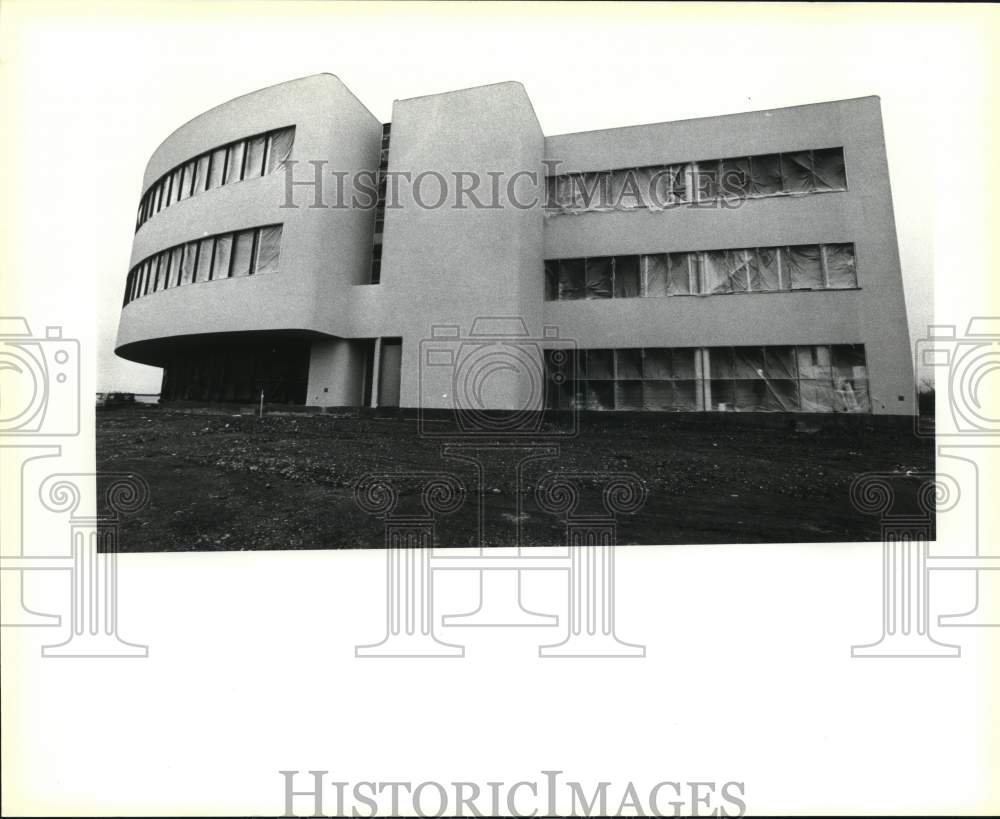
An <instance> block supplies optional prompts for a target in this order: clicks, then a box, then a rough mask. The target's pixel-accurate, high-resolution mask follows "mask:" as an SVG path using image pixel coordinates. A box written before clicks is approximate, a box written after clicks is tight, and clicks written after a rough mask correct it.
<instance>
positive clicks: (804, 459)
mask: <svg viewBox="0 0 1000 819" xmlns="http://www.w3.org/2000/svg"><path fill="white" fill-rule="evenodd" d="M486 443H495V442H486ZM544 443H545V444H546V445H549V446H551V445H556V446H557V447H558V452H557V454H554V456H553V457H550V458H548V459H546V460H533V461H530V462H529V463H527V464H525V465H524V467H523V469H522V473H523V476H522V479H521V480H520V481H518V479H517V478H516V466H517V463H518V462H519V461H520V460H521V459H522V458H523V457H524V455H525V454H526V453H527V452H528V451H530V450H511V449H509V448H505V447H498V448H483V449H482V450H481V451H480V452H479V453H478V454H477V456H476V457H478V458H479V459H480V462H481V464H482V469H483V478H482V482H481V483H482V491H480V490H479V488H478V486H479V482H478V481H477V477H476V471H475V467H474V465H473V464H472V463H470V462H468V461H467V460H462V459H457V458H453V457H446V456H445V455H444V454H443V453H442V441H440V440H433V439H428V438H426V437H423V436H421V435H419V434H418V426H417V421H416V420H415V419H413V418H399V417H388V418H380V417H360V416H359V415H358V414H357V413H345V414H342V415H284V414H281V415H276V414H275V415H267V414H266V415H265V416H264V417H263V418H257V417H254V416H251V415H241V414H239V413H238V412H237V411H235V410H233V409H225V408H219V409H213V410H205V409H168V408H164V407H159V406H147V405H138V406H135V407H129V408H125V409H113V410H99V411H98V413H97V464H98V470H99V472H101V473H110V472H135V473H138V474H139V475H141V476H142V477H143V478H144V479H145V480H146V481H147V482H148V484H149V486H150V502H149V504H148V505H147V506H146V507H145V508H144V509H142V510H140V511H139V512H137V513H136V514H135V515H133V516H131V517H129V518H126V519H124V521H123V526H122V530H121V543H120V549H121V550H122V551H196V550H206V551H207V550H248V549H330V548H357V547H372V546H381V545H382V544H383V542H384V523H383V522H382V521H380V520H378V519H377V518H375V517H373V516H372V515H371V514H369V513H367V512H365V511H363V510H362V509H361V508H359V506H358V505H357V503H356V502H355V500H354V487H355V485H356V484H357V482H358V481H359V479H361V478H362V477H363V476H365V475H367V474H370V473H400V472H406V471H419V472H422V473H440V472H447V473H451V474H453V475H454V476H455V477H456V478H457V479H458V480H459V481H460V482H461V483H462V485H463V486H464V487H466V495H465V496H464V501H463V503H462V505H461V507H460V508H458V509H457V511H455V512H454V513H452V514H450V515H447V516H444V517H441V518H440V519H439V521H438V523H437V537H436V540H437V543H438V544H439V545H441V546H478V545H480V543H483V544H484V545H487V546H497V545H513V544H514V541H515V537H516V535H515V532H516V528H517V527H516V524H518V523H519V524H520V529H521V534H520V538H521V543H522V544H523V545H560V544H562V543H563V538H564V534H563V533H564V525H563V523H562V521H561V520H560V519H558V518H556V517H554V516H553V515H552V514H550V513H548V512H546V511H544V510H543V509H541V508H540V507H539V506H538V505H537V504H536V503H535V499H534V498H535V495H534V488H535V486H536V484H537V482H538V481H540V480H542V479H543V478H544V476H545V475H546V474H549V473H551V472H553V471H565V472H571V473H578V472H585V473H595V474H594V475H593V477H591V478H589V479H585V480H584V487H585V488H584V494H583V495H582V500H581V504H580V507H579V508H578V512H583V513H587V514H597V513H600V512H602V511H603V510H602V505H601V500H600V499H601V495H600V492H601V489H602V487H603V486H604V485H605V483H606V478H603V477H602V475H603V474H604V473H621V472H626V473H632V474H634V475H636V476H638V478H639V480H641V481H642V482H643V484H644V486H645V488H646V490H647V491H648V499H647V500H646V502H645V504H644V506H643V507H642V508H641V509H640V510H639V511H638V512H636V513H635V514H631V515H622V516H619V518H618V530H617V539H618V542H619V543H667V544H678V543H733V542H739V543H757V542H787V541H844V540H851V541H854V540H878V539H879V538H880V534H879V521H878V519H877V518H875V517H873V516H871V515H867V514H863V513H861V512H859V511H857V510H856V509H855V508H854V507H853V506H852V504H851V502H850V500H849V494H848V490H849V486H850V484H851V481H852V480H853V479H854V477H855V476H856V475H858V474H859V473H863V472H868V471H878V472H885V473H890V474H891V475H894V476H899V478H900V479H901V480H908V478H907V477H906V476H907V474H908V473H912V472H920V471H929V470H932V469H933V441H931V440H927V439H918V438H916V437H915V436H914V435H913V434H912V433H910V432H909V431H908V430H906V429H902V428H899V429H877V428H874V427H871V426H865V425H863V424H855V425H854V426H853V427H852V428H840V427H837V425H829V426H828V425H825V424H814V423H809V422H798V423H796V424H795V428H793V427H791V426H789V424H785V425H784V426H776V425H774V424H770V425H767V426H754V425H753V424H742V425H739V426H734V425H732V424H728V423H720V424H713V423H706V421H705V419H699V420H697V421H696V422H695V421H693V420H692V421H691V422H688V423H686V422H684V421H683V420H678V419H677V418H665V419H663V420H662V421H654V422H650V423H627V424H622V423H621V422H616V423H609V424H606V425H602V426H594V427H593V428H588V429H586V430H584V431H583V432H581V433H580V434H579V435H578V436H577V437H574V438H569V439H565V438H563V439H558V440H555V439H553V440H546V441H545V442H544ZM398 485H399V486H400V494H401V500H400V505H399V507H398V508H397V513H408V512H409V513H413V512H418V511H419V503H418V501H419V494H418V491H417V490H416V489H415V484H413V483H412V482H408V480H407V479H400V480H399V481H398ZM480 501H481V502H482V507H483V512H482V515H480V512H479V506H480V503H479V502H480ZM480 520H482V527H481V534H480V527H479V526H477V522H478V521H480Z"/></svg>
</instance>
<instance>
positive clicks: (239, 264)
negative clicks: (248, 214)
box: [229, 230, 253, 279]
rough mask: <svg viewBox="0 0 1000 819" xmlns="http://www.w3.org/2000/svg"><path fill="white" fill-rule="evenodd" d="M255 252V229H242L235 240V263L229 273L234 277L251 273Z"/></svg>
mask: <svg viewBox="0 0 1000 819" xmlns="http://www.w3.org/2000/svg"><path fill="white" fill-rule="evenodd" d="M252 254H253V231H252V230H241V231H240V232H239V233H237V234H236V239H235V241H234V242H233V263H232V266H231V268H230V273H229V275H230V276H231V277H232V278H234V279H235V278H238V277H241V276H249V275H250V270H251V266H250V262H251V256H252Z"/></svg>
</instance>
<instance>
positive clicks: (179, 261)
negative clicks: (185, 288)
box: [170, 245, 184, 286]
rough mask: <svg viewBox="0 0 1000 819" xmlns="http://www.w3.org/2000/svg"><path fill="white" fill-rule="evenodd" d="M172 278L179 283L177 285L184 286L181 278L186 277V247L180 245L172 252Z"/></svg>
mask: <svg viewBox="0 0 1000 819" xmlns="http://www.w3.org/2000/svg"><path fill="white" fill-rule="evenodd" d="M170 257H171V258H170V277H171V278H172V279H173V280H174V281H175V282H177V285H178V286H180V285H181V284H182V282H181V277H182V276H183V275H184V270H183V262H184V245H178V246H177V247H175V248H174V249H173V250H171V251H170Z"/></svg>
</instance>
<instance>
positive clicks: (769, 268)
mask: <svg viewBox="0 0 1000 819" xmlns="http://www.w3.org/2000/svg"><path fill="white" fill-rule="evenodd" d="M751 253H752V254H753V255H752V256H751V257H750V263H751V265H754V264H756V270H755V271H754V274H753V275H754V283H755V286H754V289H755V290H763V291H768V290H782V289H784V288H782V286H781V268H780V266H779V258H780V257H779V256H778V249H777V248H776V247H759V248H757V252H756V253H754V252H753V251H751Z"/></svg>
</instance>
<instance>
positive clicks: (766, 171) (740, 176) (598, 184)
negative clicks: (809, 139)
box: [546, 148, 847, 210]
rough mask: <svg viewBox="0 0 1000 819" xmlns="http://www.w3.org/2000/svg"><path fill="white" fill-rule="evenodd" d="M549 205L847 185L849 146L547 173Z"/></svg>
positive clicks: (656, 204) (684, 199)
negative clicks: (667, 163)
mask: <svg viewBox="0 0 1000 819" xmlns="http://www.w3.org/2000/svg"><path fill="white" fill-rule="evenodd" d="M547 184H548V198H547V201H546V207H547V208H550V209H554V210H621V209H629V208H647V207H652V208H667V207H671V206H676V205H679V204H682V203H690V202H714V201H716V200H718V199H720V198H739V199H743V198H747V197H760V196H777V195H781V194H803V193H818V192H821V191H842V190H847V173H846V170H845V168H844V149H843V148H825V149H821V150H820V149H817V150H808V151H792V152H789V153H783V154H759V155H757V156H738V157H729V158H727V159H702V160H699V161H698V162H685V163H681V164H677V165H647V166H644V167H641V168H617V169H615V170H611V171H591V172H586V173H570V174H560V175H558V176H550V177H549V179H548V182H547Z"/></svg>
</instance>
